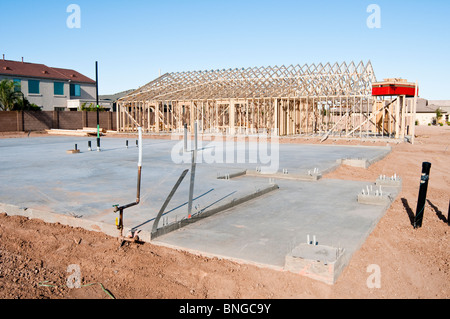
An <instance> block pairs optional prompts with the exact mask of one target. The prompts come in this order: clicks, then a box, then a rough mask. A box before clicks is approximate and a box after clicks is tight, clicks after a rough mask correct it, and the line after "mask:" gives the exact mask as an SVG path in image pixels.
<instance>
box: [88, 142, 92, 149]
mask: <svg viewBox="0 0 450 319" xmlns="http://www.w3.org/2000/svg"><path fill="white" fill-rule="evenodd" d="M88 148H89V150H91V149H92V148H91V141H88Z"/></svg>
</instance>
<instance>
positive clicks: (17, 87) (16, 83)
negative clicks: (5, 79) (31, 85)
mask: <svg viewBox="0 0 450 319" xmlns="http://www.w3.org/2000/svg"><path fill="white" fill-rule="evenodd" d="M13 81H14V92H21V91H22V80H20V79H14V80H13Z"/></svg>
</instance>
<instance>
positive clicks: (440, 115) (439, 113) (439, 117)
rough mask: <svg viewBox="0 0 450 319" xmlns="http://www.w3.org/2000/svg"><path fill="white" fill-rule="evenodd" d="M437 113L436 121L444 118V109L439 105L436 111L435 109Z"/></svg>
mask: <svg viewBox="0 0 450 319" xmlns="http://www.w3.org/2000/svg"><path fill="white" fill-rule="evenodd" d="M434 112H435V113H436V123H439V122H440V121H441V119H442V111H441V109H440V108H439V107H438V108H437V109H436V111H434Z"/></svg>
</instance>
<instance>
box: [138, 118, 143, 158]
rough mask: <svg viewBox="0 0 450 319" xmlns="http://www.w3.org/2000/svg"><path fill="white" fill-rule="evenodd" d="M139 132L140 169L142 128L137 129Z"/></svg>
mask: <svg viewBox="0 0 450 319" xmlns="http://www.w3.org/2000/svg"><path fill="white" fill-rule="evenodd" d="M138 132H139V162H138V166H139V167H142V127H140V126H139V127H138Z"/></svg>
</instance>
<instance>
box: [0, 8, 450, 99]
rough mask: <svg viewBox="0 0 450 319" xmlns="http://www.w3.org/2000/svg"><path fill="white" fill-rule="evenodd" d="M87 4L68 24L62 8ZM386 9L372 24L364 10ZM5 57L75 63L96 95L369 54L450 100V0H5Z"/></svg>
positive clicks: (382, 67)
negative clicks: (167, 78) (190, 76)
mask: <svg viewBox="0 0 450 319" xmlns="http://www.w3.org/2000/svg"><path fill="white" fill-rule="evenodd" d="M70 4H77V5H79V7H80V9H81V16H80V19H81V28H79V29H70V28H68V27H67V24H66V21H67V18H68V17H69V16H70V14H71V13H67V12H66V9H67V7H68V6H69V5H70ZM370 4H377V5H378V6H379V8H380V9H381V28H374V29H370V28H368V26H367V24H366V20H367V18H368V17H369V16H370V14H371V13H368V12H367V11H366V10H367V7H368V6H369V5H370ZM0 17H1V18H0V30H1V35H0V56H1V54H5V55H6V58H7V59H10V60H20V59H21V58H22V57H24V59H25V61H27V62H35V63H43V64H46V65H48V66H53V67H62V68H72V69H75V70H77V71H79V72H81V73H83V74H85V75H87V76H89V77H91V78H93V79H95V61H98V62H99V93H100V94H111V93H116V92H119V91H123V90H127V89H133V88H137V87H139V86H142V85H144V84H146V83H148V82H150V81H151V80H153V79H155V78H156V77H157V76H158V74H159V70H161V71H162V73H165V72H177V71H190V70H210V69H223V68H241V67H245V68H246V67H255V66H257V67H259V66H275V65H290V64H301V65H303V64H304V63H326V62H331V63H334V62H339V63H342V62H350V61H355V62H359V61H365V62H366V61H368V60H370V61H371V62H372V64H373V67H374V69H375V74H376V76H377V79H378V80H382V79H383V78H387V77H401V78H404V79H408V80H409V81H411V82H415V81H416V80H417V81H419V85H420V96H421V97H424V98H427V99H436V100H438V99H450V62H449V57H450V22H449V21H450V1H448V0H434V1H433V0H430V1H418V0H395V1H393V0H391V1H384V0H383V1H381V0H369V1H366V0H347V1H337V0H328V1H327V0H315V1H300V0H276V1H272V0H258V1H254V0H239V1H235V0H226V1H222V0H209V1H207V0H177V1H174V0H165V1H162V0H160V1H144V0H128V1H123V0H122V1H114V0H109V1H101V0H96V1H92V0H91V1H85V0H70V1H65V0H53V1H51V0H41V1H36V0H34V1H31V0H15V1H3V0H2V1H1V2H0Z"/></svg>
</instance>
